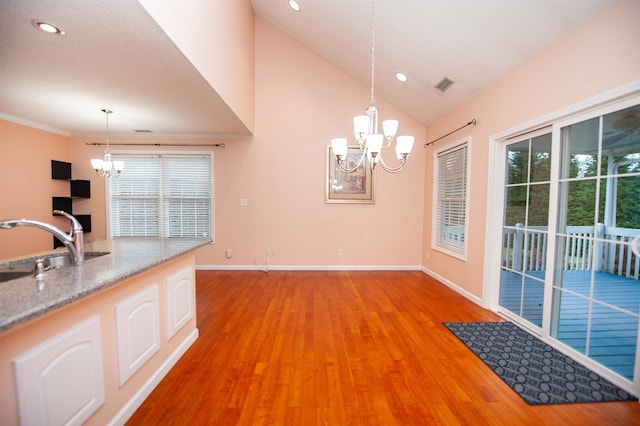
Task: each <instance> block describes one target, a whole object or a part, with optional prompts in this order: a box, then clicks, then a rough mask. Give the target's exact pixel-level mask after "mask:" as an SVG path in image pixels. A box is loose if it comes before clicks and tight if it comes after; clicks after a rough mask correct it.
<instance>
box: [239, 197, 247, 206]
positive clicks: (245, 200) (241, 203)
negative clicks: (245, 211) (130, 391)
mask: <svg viewBox="0 0 640 426" xmlns="http://www.w3.org/2000/svg"><path fill="white" fill-rule="evenodd" d="M240 205H241V206H242V207H246V206H247V199H246V198H240Z"/></svg>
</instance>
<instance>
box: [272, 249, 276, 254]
mask: <svg viewBox="0 0 640 426" xmlns="http://www.w3.org/2000/svg"><path fill="white" fill-rule="evenodd" d="M275 255H276V249H274V248H272V249H271V256H275Z"/></svg>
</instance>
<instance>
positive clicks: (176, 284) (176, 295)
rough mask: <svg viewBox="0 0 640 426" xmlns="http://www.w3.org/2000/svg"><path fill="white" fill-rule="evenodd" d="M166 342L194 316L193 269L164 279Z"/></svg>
mask: <svg viewBox="0 0 640 426" xmlns="http://www.w3.org/2000/svg"><path fill="white" fill-rule="evenodd" d="M166 290H167V340H169V339H171V337H173V335H174V334H176V333H177V331H178V330H180V328H182V327H183V326H184V325H185V324H186V323H187V322H189V320H190V319H191V318H193V316H194V315H195V302H194V293H195V291H194V281H193V268H192V267H188V268H184V269H182V270H180V271H178V272H176V273H175V274H173V275H171V276H169V277H167V279H166Z"/></svg>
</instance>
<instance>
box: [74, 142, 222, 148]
mask: <svg viewBox="0 0 640 426" xmlns="http://www.w3.org/2000/svg"><path fill="white" fill-rule="evenodd" d="M85 145H91V146H105V145H107V144H106V143H104V142H85ZM109 145H110V146H213V147H219V148H224V147H225V144H223V143H213V144H177V143H110V144H109Z"/></svg>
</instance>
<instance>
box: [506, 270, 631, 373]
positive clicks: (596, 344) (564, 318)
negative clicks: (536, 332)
mask: <svg viewBox="0 0 640 426" xmlns="http://www.w3.org/2000/svg"><path fill="white" fill-rule="evenodd" d="M543 280H544V272H541V271H535V272H526V273H518V272H513V271H506V270H505V271H503V272H502V277H501V285H500V305H501V306H503V307H504V308H506V309H509V310H510V311H511V312H513V313H515V314H517V315H519V316H521V317H523V318H525V319H526V320H528V321H530V322H531V323H533V324H535V325H538V326H541V325H542V308H543V294H544V281H543ZM523 295H524V297H522V296H523ZM558 298H559V299H558ZM557 300H559V302H560V303H559V309H560V316H559V321H558V324H557V334H556V335H555V337H556V338H557V339H558V340H559V341H561V342H563V343H564V344H566V345H568V346H570V347H572V348H574V349H575V350H577V351H580V352H581V353H583V354H585V355H587V356H589V357H590V358H591V359H593V360H595V361H597V362H599V363H600V364H602V365H604V366H605V367H607V368H609V369H610V370H612V371H614V372H615V373H617V374H619V375H621V376H623V377H625V378H627V379H629V380H633V373H634V367H635V356H636V350H637V348H636V343H637V335H638V320H639V313H640V281H638V280H635V279H630V278H626V277H621V276H618V275H614V274H609V273H605V272H593V273H592V271H564V272H563V274H562V282H556V283H554V301H557ZM552 330H553V327H552ZM552 334H553V333H552Z"/></svg>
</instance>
